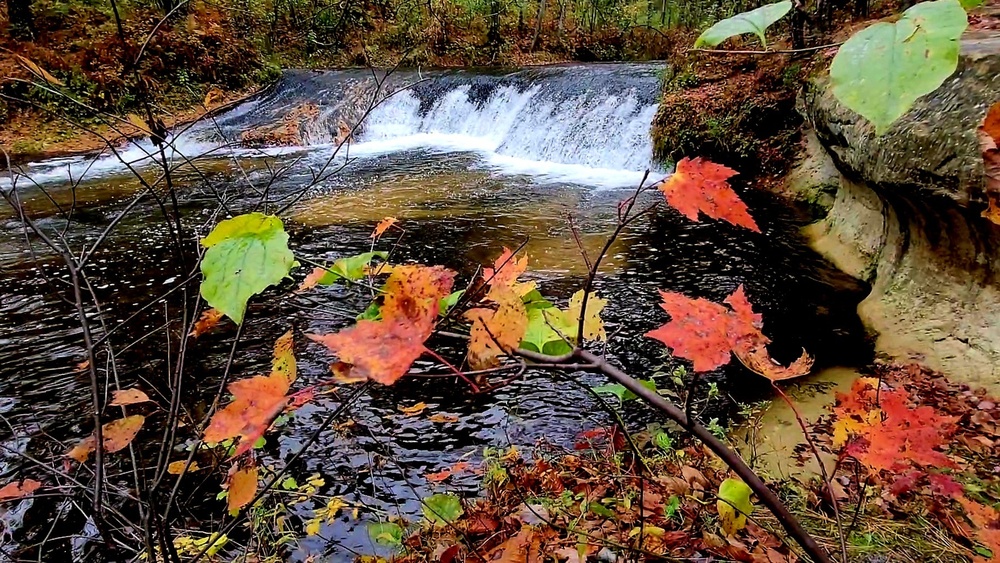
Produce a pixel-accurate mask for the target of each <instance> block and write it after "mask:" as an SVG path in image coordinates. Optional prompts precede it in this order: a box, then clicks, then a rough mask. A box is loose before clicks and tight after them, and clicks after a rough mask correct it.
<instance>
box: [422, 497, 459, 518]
mask: <svg viewBox="0 0 1000 563" xmlns="http://www.w3.org/2000/svg"><path fill="white" fill-rule="evenodd" d="M423 504H424V506H423V510H424V517H425V518H427V520H429V521H431V522H434V523H437V522H443V523H451V522H454V521H455V520H458V519H459V518H460V517H461V516H462V514H463V513H464V512H465V511H464V510H463V509H462V501H461V500H459V498H458V497H457V496H455V495H452V494H447V493H438V494H436V495H431V496H429V497H427V498H425V499H424V500H423Z"/></svg>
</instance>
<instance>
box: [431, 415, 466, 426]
mask: <svg viewBox="0 0 1000 563" xmlns="http://www.w3.org/2000/svg"><path fill="white" fill-rule="evenodd" d="M427 420H429V421H430V422H433V423H436V424H448V423H451V422H458V420H459V419H458V417H457V416H455V415H453V414H432V415H431V416H429V417H427Z"/></svg>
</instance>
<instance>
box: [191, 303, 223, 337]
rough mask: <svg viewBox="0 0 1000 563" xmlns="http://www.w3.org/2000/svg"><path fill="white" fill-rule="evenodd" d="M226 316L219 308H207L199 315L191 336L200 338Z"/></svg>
mask: <svg viewBox="0 0 1000 563" xmlns="http://www.w3.org/2000/svg"><path fill="white" fill-rule="evenodd" d="M224 316H225V315H224V314H223V312H222V311H220V310H218V309H205V310H204V311H202V312H201V316H200V317H198V320H197V322H195V323H194V327H192V328H191V334H190V335H189V336H191V337H193V338H198V337H199V336H201V335H203V334H205V333H207V332H208V331H210V330H212V329H213V328H215V326H216V325H217V324H219V321H221V320H222V317H224Z"/></svg>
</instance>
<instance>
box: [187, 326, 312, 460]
mask: <svg viewBox="0 0 1000 563" xmlns="http://www.w3.org/2000/svg"><path fill="white" fill-rule="evenodd" d="M293 345H294V342H293V340H292V333H291V331H289V332H286V333H285V334H283V335H282V336H281V337H280V338H278V340H277V341H276V342H275V344H274V359H273V360H272V364H271V373H270V374H269V375H257V376H254V377H250V378H247V379H240V380H237V381H234V382H232V383H230V384H229V386H228V387H227V389H228V390H229V392H230V393H231V394H232V395H233V401H232V402H231V403H229V404H228V405H226V406H225V407H224V408H222V409H221V410H219V411H218V412H216V413H215V414H214V415H212V419H211V421H210V422H209V424H208V427H207V428H205V433H204V435H203V439H204V440H205V441H206V442H208V443H213V444H214V443H219V442H222V441H223V440H227V439H230V438H234V439H239V444H238V447H237V448H236V451H235V452H234V453H233V457H237V456H239V455H242V454H243V453H245V452H247V451H250V449H251V448H252V447H253V445H254V442H256V441H257V440H258V439H259V438H260V437H261V436H263V435H264V433H265V432H267V429H268V428H269V427H270V426H271V422H272V421H273V420H274V419H275V417H277V416H278V415H279V414H281V411H282V410H284V409H285V407H286V406H288V405H289V397H288V390H289V388H290V387H291V385H292V381H294V379H295V370H296V368H295V356H294V355H292V350H293ZM295 406H296V407H298V406H301V403H299V404H296V405H295Z"/></svg>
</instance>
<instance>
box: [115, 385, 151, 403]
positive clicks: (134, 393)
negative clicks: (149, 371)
mask: <svg viewBox="0 0 1000 563" xmlns="http://www.w3.org/2000/svg"><path fill="white" fill-rule="evenodd" d="M149 401H150V399H149V396H148V395H146V394H145V393H143V392H142V391H140V390H139V389H118V390H116V391H115V392H114V393H113V394H112V396H111V403H109V404H110V405H111V406H112V407H121V406H125V405H134V404H137V403H148V402H149Z"/></svg>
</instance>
